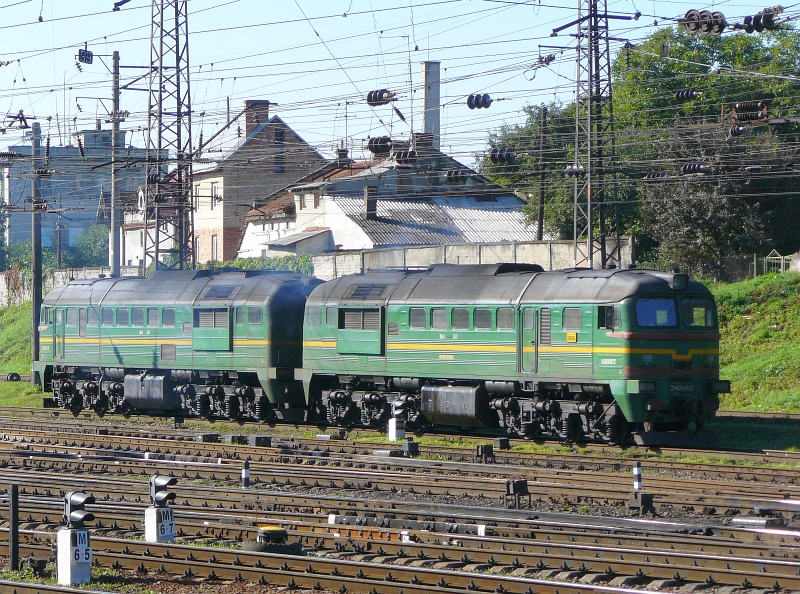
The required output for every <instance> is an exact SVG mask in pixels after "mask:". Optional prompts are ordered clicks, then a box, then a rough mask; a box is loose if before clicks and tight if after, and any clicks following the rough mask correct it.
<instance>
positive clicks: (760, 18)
mask: <svg viewBox="0 0 800 594" xmlns="http://www.w3.org/2000/svg"><path fill="white" fill-rule="evenodd" d="M782 12H783V7H782V6H772V7H770V8H765V9H764V10H762V11H761V12H759V13H758V14H756V15H753V16H746V17H744V22H743V24H742V25H739V26H738V27H737V28H740V29H744V31H745V33H761V32H762V31H764V29H766V30H767V31H772V30H773V29H775V27H777V26H778V25H777V23H776V22H775V16H776V15H778V14H780V13H782Z"/></svg>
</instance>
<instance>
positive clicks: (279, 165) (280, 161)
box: [275, 150, 286, 173]
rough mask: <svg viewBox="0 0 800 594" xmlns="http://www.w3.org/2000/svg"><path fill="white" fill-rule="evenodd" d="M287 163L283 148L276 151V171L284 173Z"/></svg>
mask: <svg viewBox="0 0 800 594" xmlns="http://www.w3.org/2000/svg"><path fill="white" fill-rule="evenodd" d="M285 163H286V161H285V160H284V156H283V151H282V150H277V151H275V173H283V166H284V164H285Z"/></svg>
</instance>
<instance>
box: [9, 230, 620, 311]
mask: <svg viewBox="0 0 800 594" xmlns="http://www.w3.org/2000/svg"><path fill="white" fill-rule="evenodd" d="M320 237H325V236H324V235H321V236H320ZM609 247H610V246H609ZM631 250H632V242H631V240H629V239H627V238H626V239H624V240H623V242H622V266H623V267H624V266H627V265H628V264H630V263H631V261H632V259H631ZM572 258H573V250H572V242H571V241H544V242H526V243H519V242H509V243H485V244H484V243H480V244H463V245H433V246H422V247H404V248H403V247H401V248H392V249H381V250H353V251H342V252H331V253H327V254H322V255H319V256H313V262H314V275H315V276H317V277H318V278H321V279H323V280H331V279H334V278H338V277H340V276H344V275H346V274H356V273H359V272H363V271H364V270H382V269H387V268H389V269H391V268H427V267H428V266H430V265H431V264H494V263H497V262H519V263H529V264H539V265H540V266H542V267H543V268H544V269H545V270H558V269H561V268H569V267H571V266H573V262H572ZM585 265H586V263H585V262H583V261H579V262H578V266H585ZM110 273H111V269H110V268H108V267H102V268H69V269H66V270H56V271H55V272H54V273H53V275H51V276H50V277H49V278H46V279H44V293H47V291H49V290H50V289H52V288H54V287H57V286H60V285H64V284H66V283H68V282H69V281H70V279H73V278H74V279H77V278H98V277H99V276H100V275H101V274H105V275H108V274H110ZM120 273H121V274H122V276H137V275H138V274H139V269H138V267H136V266H123V267H122V268H121V269H120ZM30 298H31V287H30V283H29V282H26V281H25V280H24V279H23V277H22V275H20V274H18V273H15V272H14V271H7V272H0V305H10V304H15V303H20V302H22V301H30Z"/></svg>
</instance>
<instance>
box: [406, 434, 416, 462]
mask: <svg viewBox="0 0 800 594" xmlns="http://www.w3.org/2000/svg"><path fill="white" fill-rule="evenodd" d="M403 455H404V456H405V457H406V458H414V457H416V456H419V444H418V443H417V442H416V441H414V438H413V437H409V438H408V439H406V441H404V442H403Z"/></svg>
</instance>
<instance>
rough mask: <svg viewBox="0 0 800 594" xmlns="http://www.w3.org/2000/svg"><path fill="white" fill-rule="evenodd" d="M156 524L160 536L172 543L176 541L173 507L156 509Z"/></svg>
mask: <svg viewBox="0 0 800 594" xmlns="http://www.w3.org/2000/svg"><path fill="white" fill-rule="evenodd" d="M156 524H157V525H158V535H159V536H161V537H164V538H169V540H170V541H171V540H174V539H175V514H174V513H173V511H172V508H171V507H164V508H161V509H156Z"/></svg>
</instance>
